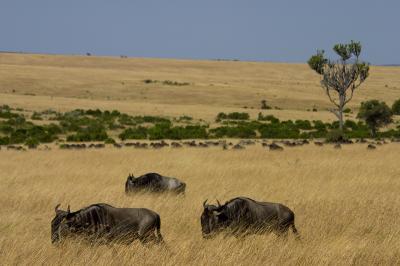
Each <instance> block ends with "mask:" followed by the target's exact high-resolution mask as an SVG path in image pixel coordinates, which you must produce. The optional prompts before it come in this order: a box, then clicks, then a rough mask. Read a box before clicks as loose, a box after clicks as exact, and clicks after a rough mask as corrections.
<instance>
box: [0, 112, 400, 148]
mask: <svg viewBox="0 0 400 266" xmlns="http://www.w3.org/2000/svg"><path fill="white" fill-rule="evenodd" d="M43 116H46V120H53V121H56V122H54V123H52V124H49V125H35V124H33V123H32V122H29V121H26V119H25V117H24V116H23V115H22V114H20V113H14V112H13V110H12V109H11V108H9V107H8V106H0V145H7V144H16V143H26V144H27V143H30V144H32V145H34V144H35V143H48V142H52V141H54V140H56V139H57V138H60V137H61V136H60V135H65V136H66V140H67V141H74V142H83V141H85V142H90V141H108V140H110V137H109V135H108V131H109V130H117V129H121V130H122V133H120V134H119V138H120V139H122V140H126V139H152V140H156V139H207V138H256V137H261V138H280V139H284V138H293V139H296V138H326V137H327V136H328V137H329V132H333V131H335V130H336V129H338V128H339V123H338V122H336V121H335V122H333V123H324V122H322V121H320V120H315V121H308V120H295V121H292V120H286V121H280V120H279V119H278V118H276V117H274V116H273V115H263V114H262V113H260V114H259V115H258V119H257V120H249V115H248V114H247V113H239V112H234V113H228V114H226V113H219V114H218V116H217V120H218V121H220V124H219V126H218V127H215V128H209V127H208V126H205V125H200V124H192V118H191V117H188V116H182V117H180V118H179V119H174V120H173V121H174V122H180V123H182V122H184V123H187V124H186V125H179V126H177V125H174V124H173V122H172V121H171V120H169V119H168V118H163V117H157V116H130V115H127V114H123V113H120V112H119V111H115V110H114V111H101V110H98V109H96V110H82V109H77V110H74V111H71V112H66V113H63V114H62V113H57V112H54V111H49V110H48V111H45V112H40V113H39V112H35V113H33V115H32V117H31V119H32V118H33V117H35V118H36V119H39V120H40V119H42V117H43ZM50 118H52V119H50ZM57 123H58V124H57ZM344 133H345V134H346V136H348V137H350V138H367V137H370V128H369V127H368V126H367V125H366V124H365V123H364V122H361V121H359V122H355V121H352V120H346V121H345V124H344ZM377 137H400V128H399V127H398V128H397V129H392V130H389V131H385V132H379V133H378V135H377Z"/></svg>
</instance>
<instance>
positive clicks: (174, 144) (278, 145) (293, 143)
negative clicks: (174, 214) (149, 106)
mask: <svg viewBox="0 0 400 266" xmlns="http://www.w3.org/2000/svg"><path fill="white" fill-rule="evenodd" d="M389 142H392V143H394V142H400V139H398V138H392V139H390V140H385V139H378V140H366V139H356V140H354V141H353V140H346V141H342V142H338V143H333V144H334V146H333V147H334V148H336V149H338V148H339V149H340V148H341V145H342V144H354V143H360V144H364V143H365V144H367V149H369V150H371V149H376V146H377V145H383V144H387V143H389ZM257 143H261V145H262V147H264V148H268V149H269V150H272V151H280V150H283V149H284V146H285V147H298V146H303V145H307V144H310V143H311V142H310V141H309V140H306V139H303V140H273V141H271V142H268V141H267V140H240V141H239V142H238V143H236V144H234V143H232V142H230V141H226V140H215V141H213V140H206V141H195V140H190V141H171V142H170V143H168V142H166V141H164V140H161V141H152V142H149V143H147V142H125V143H124V142H121V143H113V144H112V146H113V147H115V148H117V149H121V148H124V147H126V148H129V147H132V148H137V149H150V148H152V149H161V148H165V147H170V148H173V149H177V148H183V147H198V148H208V147H222V149H223V150H229V149H231V150H243V149H245V148H246V146H249V145H255V144H257ZM314 144H315V145H316V146H324V144H329V143H326V142H323V141H318V140H315V141H314ZM59 147H60V149H63V150H84V149H102V148H106V145H105V144H104V143H89V144H86V143H62V144H60V145H59ZM3 148H5V149H6V150H16V151H26V148H25V147H24V146H23V145H7V146H4V147H3ZM36 148H37V147H29V149H36ZM1 149H2V147H1V146H0V150H1ZM39 149H42V150H51V147H49V146H48V145H44V146H43V147H41V148H39Z"/></svg>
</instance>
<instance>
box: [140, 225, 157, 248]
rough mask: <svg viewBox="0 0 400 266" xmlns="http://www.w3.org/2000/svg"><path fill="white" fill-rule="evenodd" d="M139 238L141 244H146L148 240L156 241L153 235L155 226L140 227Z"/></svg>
mask: <svg viewBox="0 0 400 266" xmlns="http://www.w3.org/2000/svg"><path fill="white" fill-rule="evenodd" d="M139 240H140V242H142V244H143V245H146V244H148V243H150V242H153V243H156V242H157V239H156V235H155V228H151V229H149V228H147V227H145V228H142V229H140V230H139Z"/></svg>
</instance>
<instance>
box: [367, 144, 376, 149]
mask: <svg viewBox="0 0 400 266" xmlns="http://www.w3.org/2000/svg"><path fill="white" fill-rule="evenodd" d="M367 149H368V150H375V149H376V146H375V145H373V144H368V146H367Z"/></svg>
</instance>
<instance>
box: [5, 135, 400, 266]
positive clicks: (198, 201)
mask: <svg viewBox="0 0 400 266" xmlns="http://www.w3.org/2000/svg"><path fill="white" fill-rule="evenodd" d="M399 148H400V144H395V143H393V144H388V145H384V146H380V147H379V148H378V149H377V150H375V151H368V152H367V151H366V147H365V144H364V145H361V144H354V145H346V146H344V147H343V149H342V150H335V149H333V148H332V146H330V145H329V146H324V147H317V146H314V145H308V146H303V147H295V148H290V149H285V150H284V151H282V152H273V151H268V150H267V149H264V148H262V147H261V145H257V146H252V147H250V148H247V149H246V150H240V151H234V150H227V151H224V150H222V149H221V148H209V149H201V148H184V149H170V148H165V149H161V150H137V149H132V148H125V149H121V150H117V149H113V148H106V149H103V150H86V151H65V150H59V149H56V150H51V151H40V150H36V151H27V152H14V151H1V152H0V169H1V170H2V171H1V172H0V180H1V183H2V185H1V188H0V200H1V203H2V204H1V205H2V207H1V209H0V221H1V222H0V231H1V234H0V257H1V264H2V265H14V264H22V265H32V264H50V265H55V264H63V265H71V264H72V265H79V264H89V265H94V264H96V265H132V264H135V265H219V264H221V265H249V264H252V265H281V264H292V265H293V264H301V265H310V264H313V265H321V264H331V265H345V264H356V265H371V264H375V265H377V264H387V265H396V264H397V265H398V264H399V263H400V241H399V238H400V223H399V222H398V217H399V215H400V209H399V208H398V204H399V201H400V194H399V190H400V179H399V176H400V172H399V170H398V167H397V164H398V161H399ZM148 171H156V172H160V173H164V174H166V175H170V176H176V177H179V178H181V179H183V180H184V181H185V182H186V183H187V190H186V195H185V196H184V197H182V196H178V197H176V196H172V195H169V196H165V195H162V196H161V195H151V194H140V195H136V196H132V197H128V196H126V195H125V193H124V182H125V180H126V177H127V173H129V172H133V173H135V174H141V173H145V172H148ZM239 195H242V196H248V197H252V198H254V199H258V200H268V201H275V202H282V203H284V204H286V205H288V206H289V207H290V208H292V209H293V211H294V212H295V214H296V226H297V228H298V229H299V232H300V234H301V236H302V240H301V241H296V240H295V238H294V237H293V235H291V234H290V235H289V238H288V240H287V241H285V240H282V239H279V238H277V237H276V236H275V235H273V234H272V235H261V236H251V237H248V238H246V239H236V238H234V237H225V238H224V237H222V236H220V237H217V238H216V239H212V240H203V239H202V236H201V227H200V214H201V212H202V202H203V201H204V200H205V199H207V198H208V199H209V200H210V201H211V202H215V199H216V198H218V199H219V200H220V201H222V202H223V201H225V200H228V199H230V198H232V197H235V196H239ZM97 202H107V203H110V204H112V205H114V206H117V207H147V208H150V209H152V210H155V211H156V212H158V213H159V214H160V215H161V231H162V234H163V236H164V239H165V241H166V242H167V244H168V246H169V248H170V251H166V250H165V249H163V248H160V247H157V246H155V247H149V248H146V247H143V246H141V244H139V243H136V244H134V245H131V246H125V245H117V244H115V245H113V247H112V248H110V247H108V246H89V245H88V244H87V243H84V242H80V241H79V239H77V240H76V241H72V240H71V241H69V242H66V243H65V244H64V245H63V246H61V247H54V246H52V245H51V243H50V221H51V219H52V218H53V216H54V207H55V205H56V204H57V203H62V207H63V208H64V209H65V208H66V206H67V204H71V208H72V210H77V209H80V208H82V207H84V206H86V205H89V204H91V203H97Z"/></svg>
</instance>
